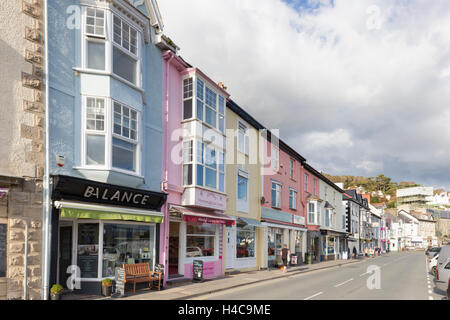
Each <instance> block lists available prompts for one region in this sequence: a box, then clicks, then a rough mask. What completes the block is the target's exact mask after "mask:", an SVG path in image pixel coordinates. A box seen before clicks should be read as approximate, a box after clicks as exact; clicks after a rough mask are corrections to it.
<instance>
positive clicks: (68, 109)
mask: <svg viewBox="0 0 450 320" xmlns="http://www.w3.org/2000/svg"><path fill="white" fill-rule="evenodd" d="M80 2H81V4H83V3H86V4H87V5H89V1H82V0H65V1H59V0H49V2H48V11H49V12H48V19H49V21H48V23H49V28H48V29H49V31H48V32H49V34H48V38H49V39H48V40H49V41H48V45H49V48H48V49H49V110H50V174H51V175H67V176H74V177H79V178H84V179H88V180H95V181H99V182H104V183H110V184H116V185H121V186H126V187H132V188H139V189H145V190H152V191H160V190H161V168H162V157H161V155H162V91H163V87H162V78H163V77H162V55H161V54H162V52H161V50H160V49H159V48H158V47H157V46H156V45H155V28H154V27H152V25H151V23H150V20H149V18H148V17H146V15H147V14H148V12H147V9H146V6H145V5H144V4H142V5H140V6H139V7H138V9H139V11H140V12H139V11H138V10H136V8H134V7H132V6H131V5H130V4H128V3H127V2H124V1H118V2H117V3H118V4H116V3H115V2H114V3H112V4H108V3H106V2H105V6H109V7H105V12H109V10H111V11H110V12H114V14H116V12H117V14H118V15H119V14H120V13H123V10H124V9H126V10H128V11H129V12H130V13H131V14H132V15H135V16H136V17H137V18H136V21H143V23H148V25H147V27H145V28H144V32H142V33H140V38H138V39H141V41H138V45H139V49H140V51H138V52H139V53H140V61H139V60H138V62H137V63H138V68H139V70H140V73H139V74H140V75H141V83H142V85H132V84H130V83H128V82H127V81H123V79H120V77H117V76H115V75H113V74H112V73H111V72H108V71H107V70H106V71H102V72H97V71H92V70H90V69H87V68H85V67H84V66H83V59H84V58H83V57H84V55H86V53H85V52H84V51H85V50H86V49H85V48H83V47H84V45H83V43H84V41H86V40H85V39H84V35H83V28H84V20H83V19H84V16H83V15H81V16H80V15H78V16H77V14H78V13H83V9H82V8H83V6H80ZM90 2H91V3H92V1H90ZM142 2H143V1H142ZM116 5H117V7H115V6H116ZM119 5H120V6H119ZM113 7H114V8H113ZM77 8H78V9H77ZM110 8H111V9H110ZM112 10H117V11H112ZM111 17H112V16H111ZM123 17H124V19H128V18H129V16H126V15H124V16H123ZM77 19H78V20H77ZM130 19H131V18H130ZM105 21H106V26H107V25H108V22H110V23H111V24H112V20H111V19H110V20H109V21H108V19H107V18H106V17H105ZM124 21H125V20H124ZM127 21H128V20H127ZM77 23H79V24H78V27H77ZM130 24H131V22H130ZM110 28H112V27H111V26H110ZM122 32H123V31H122ZM144 38H145V39H144ZM105 39H106V40H107V39H108V34H107V33H106V38H105ZM105 47H106V49H105V50H106V53H105V57H106V58H105V59H106V64H108V63H112V62H108V52H107V51H108V49H107V48H108V47H107V45H105ZM111 48H112V45H111ZM87 96H95V97H102V98H106V99H108V101H117V102H120V103H121V104H123V105H126V106H131V107H132V108H133V109H134V110H136V111H137V112H138V114H139V115H140V116H139V119H140V121H139V122H138V136H139V145H138V147H137V149H138V154H140V156H139V159H138V165H139V169H138V170H136V172H126V170H115V169H114V168H111V167H109V168H99V167H89V166H87V165H86V164H85V163H83V154H84V153H85V152H86V151H85V149H83V141H84V140H83V139H85V135H84V134H83V128H84V127H85V118H84V116H83V108H85V100H84V99H85V98H84V97H87ZM108 112H109V113H111V114H112V116H111V115H110V116H108V115H106V116H105V118H104V121H105V126H106V125H107V124H108V121H110V122H112V121H113V116H114V113H113V111H112V110H111V109H110V110H109V111H108ZM109 125H111V126H113V124H112V123H111V124H109ZM109 138H110V137H109ZM106 141H107V142H106V151H105V152H106V154H108V152H110V148H109V147H108V143H111V142H108V135H107V136H106ZM108 148H109V149H108ZM108 150H109V151H108ZM57 156H63V157H64V158H65V163H64V166H63V167H59V166H58V164H57V160H56V157H57Z"/></svg>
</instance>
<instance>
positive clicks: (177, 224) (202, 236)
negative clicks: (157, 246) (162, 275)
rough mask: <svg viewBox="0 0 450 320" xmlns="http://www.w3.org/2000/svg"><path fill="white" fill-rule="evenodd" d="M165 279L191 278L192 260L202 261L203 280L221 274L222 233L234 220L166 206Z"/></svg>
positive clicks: (205, 211) (209, 211)
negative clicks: (166, 268) (167, 261)
mask: <svg viewBox="0 0 450 320" xmlns="http://www.w3.org/2000/svg"><path fill="white" fill-rule="evenodd" d="M169 217H170V226H169V234H170V237H169V279H174V278H186V279H192V278H193V265H194V260H201V261H202V262H203V278H205V279H211V278H216V277H219V276H222V275H223V265H222V258H223V234H224V228H225V227H232V226H233V225H234V224H235V219H234V218H231V217H229V216H227V215H225V214H223V213H222V212H221V211H218V210H212V209H205V208H199V207H198V208H196V207H186V206H179V205H170V206H169Z"/></svg>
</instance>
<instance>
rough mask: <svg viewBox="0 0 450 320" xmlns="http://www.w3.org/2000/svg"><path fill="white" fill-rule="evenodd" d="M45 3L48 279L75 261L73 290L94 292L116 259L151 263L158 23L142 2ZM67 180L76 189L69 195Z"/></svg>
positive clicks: (155, 230) (57, 278)
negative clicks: (49, 221) (49, 206)
mask: <svg viewBox="0 0 450 320" xmlns="http://www.w3.org/2000/svg"><path fill="white" fill-rule="evenodd" d="M48 6H49V8H48V24H49V30H48V36H49V61H48V62H49V117H50V130H49V135H50V163H49V165H50V175H51V177H52V179H53V184H52V194H51V197H52V200H53V208H52V246H51V267H50V275H51V276H50V283H49V284H48V285H49V286H51V285H52V284H54V283H60V284H61V285H63V286H66V285H67V286H69V284H68V283H66V280H67V278H68V277H69V276H70V269H69V268H71V267H70V266H72V265H75V266H78V267H79V268H80V270H81V271H80V273H81V284H80V286H79V287H75V290H81V291H83V292H84V291H86V292H93V293H99V292H100V282H101V280H102V279H104V278H111V279H114V276H115V268H117V267H121V266H122V265H123V264H124V263H137V262H149V263H150V265H151V267H152V268H154V267H155V266H156V265H157V264H158V263H160V257H159V254H158V251H159V245H160V244H159V235H160V224H161V222H162V221H163V217H162V214H161V212H160V209H161V205H162V203H163V202H164V200H165V196H166V195H165V194H162V193H161V192H160V191H161V167H162V158H161V150H162V52H161V49H160V48H159V45H160V44H159V43H158V41H160V37H158V35H159V33H160V32H161V28H162V26H161V24H160V23H159V19H158V18H157V17H159V12H157V11H155V7H154V6H152V2H151V1H145V2H142V3H141V4H140V5H139V6H138V7H134V6H133V5H132V4H131V3H129V2H126V1H90V0H71V1H64V2H62V1H56V0H50V1H48ZM67 184H70V185H72V186H73V188H72V189H73V190H74V192H75V191H76V190H78V189H80V188H84V189H82V191H81V192H79V193H76V194H72V193H71V192H72V190H70V188H66V186H67ZM80 190H81V189H80ZM100 190H101V191H100ZM112 190H114V193H112V192H113V191H112ZM99 192H100V194H99ZM132 195H133V197H132ZM108 199H109V200H108ZM130 207H133V209H130ZM111 212H116V214H111ZM58 239H59V240H58ZM67 271H69V273H68V272H67ZM69 289H70V288H69Z"/></svg>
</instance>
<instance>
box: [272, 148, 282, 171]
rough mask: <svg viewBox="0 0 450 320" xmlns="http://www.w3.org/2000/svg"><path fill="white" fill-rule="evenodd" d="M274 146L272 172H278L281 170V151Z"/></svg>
mask: <svg viewBox="0 0 450 320" xmlns="http://www.w3.org/2000/svg"><path fill="white" fill-rule="evenodd" d="M271 146H272V154H271V155H272V170H273V171H275V172H278V171H279V170H280V149H278V148H276V147H275V146H274V145H271Z"/></svg>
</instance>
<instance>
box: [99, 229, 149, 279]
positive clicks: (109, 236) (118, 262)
mask: <svg viewBox="0 0 450 320" xmlns="http://www.w3.org/2000/svg"><path fill="white" fill-rule="evenodd" d="M154 247H155V227H154V226H149V225H131V224H105V225H104V231H103V265H102V277H114V272H115V268H116V267H121V266H122V265H123V264H134V263H144V262H148V263H149V264H150V268H152V267H153V266H154V262H155V260H154V259H155V257H154Z"/></svg>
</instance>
